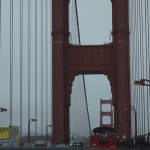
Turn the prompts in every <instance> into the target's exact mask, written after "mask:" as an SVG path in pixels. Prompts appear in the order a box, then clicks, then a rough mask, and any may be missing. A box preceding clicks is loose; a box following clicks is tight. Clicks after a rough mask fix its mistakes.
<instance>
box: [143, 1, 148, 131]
mask: <svg viewBox="0 0 150 150" xmlns="http://www.w3.org/2000/svg"><path fill="white" fill-rule="evenodd" d="M147 5H148V3H147V1H145V15H144V16H145V45H146V46H145V48H146V78H147V79H148V78H149V75H148V69H149V62H148V60H149V50H148V36H147V35H148V26H147V22H148V18H147V17H148V14H147V12H148V7H147ZM146 89H147V90H146V94H147V95H146V100H147V101H146V105H145V107H146V109H145V110H146V114H147V116H146V117H147V118H146V120H147V129H148V131H149V115H148V113H149V112H148V109H149V108H148V106H149V105H148V91H149V90H148V88H146Z"/></svg>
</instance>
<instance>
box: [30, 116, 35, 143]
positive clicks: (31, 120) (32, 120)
mask: <svg viewBox="0 0 150 150" xmlns="http://www.w3.org/2000/svg"><path fill="white" fill-rule="evenodd" d="M35 121H37V119H29V120H28V143H30V122H35Z"/></svg>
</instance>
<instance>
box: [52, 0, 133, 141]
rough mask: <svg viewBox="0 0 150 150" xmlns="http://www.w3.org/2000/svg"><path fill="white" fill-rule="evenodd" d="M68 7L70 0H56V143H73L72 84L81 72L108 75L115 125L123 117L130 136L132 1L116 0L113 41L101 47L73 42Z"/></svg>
mask: <svg viewBox="0 0 150 150" xmlns="http://www.w3.org/2000/svg"><path fill="white" fill-rule="evenodd" d="M85 5H86V4H85ZM68 6H69V0H53V1H52V13H53V14H52V48H53V50H52V53H53V60H52V67H53V70H52V74H53V78H52V79H53V85H52V90H53V91H52V93H53V127H52V129H53V142H54V143H56V142H60V141H61V142H62V141H63V142H65V143H69V106H70V94H71V87H72V82H73V80H74V78H75V76H76V75H79V74H95V73H97V74H105V75H107V76H108V79H109V80H110V84H111V90H112V95H113V97H112V101H113V105H114V111H115V112H114V116H115V117H114V126H115V128H118V126H119V125H120V120H123V121H124V123H123V124H122V129H120V132H119V135H120V137H122V135H126V136H130V133H131V118H130V111H128V112H126V111H124V108H126V107H127V106H129V105H130V73H129V27H128V0H113V1H112V10H113V11H112V20H113V21H112V24H113V32H112V33H113V42H112V43H111V44H106V45H100V46H91V45H89V46H75V45H71V44H69V40H68V39H69V23H68V16H69V13H68V12H69V11H68Z"/></svg>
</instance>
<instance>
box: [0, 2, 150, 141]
mask: <svg viewBox="0 0 150 150" xmlns="http://www.w3.org/2000/svg"><path fill="white" fill-rule="evenodd" d="M0 2H1V3H0V4H1V5H0V6H1V13H0V15H1V16H0V18H1V22H0V36H1V38H0V45H1V49H0V54H1V55H0V60H1V63H0V66H1V67H0V68H1V78H0V80H1V94H0V96H1V101H2V100H3V101H2V104H1V105H2V106H1V107H4V108H7V110H8V111H7V112H5V114H4V113H1V114H0V115H1V116H2V118H3V117H4V116H5V118H6V119H5V120H4V123H2V126H3V125H6V126H7V125H10V124H15V125H18V126H19V127H20V137H21V138H22V136H24V135H27V133H28V121H29V120H30V119H32V118H37V122H35V126H34V125H33V124H32V125H31V126H32V130H31V135H34V134H35V136H37V135H45V134H46V132H45V131H46V127H47V125H52V128H50V129H49V131H48V132H49V134H50V133H51V131H52V130H51V129H53V134H56V137H57V138H60V139H61V140H62V141H65V142H68V138H69V137H70V134H71V136H72V135H73V134H77V135H78V136H80V137H81V136H87V137H88V135H89V131H90V123H89V116H88V109H87V99H88V98H87V96H86V87H85V80H84V76H85V75H86V74H105V75H107V78H108V80H109V81H110V86H111V92H112V99H113V106H114V123H115V124H114V125H115V128H117V129H118V130H119V133H120V136H121V137H122V135H126V136H127V137H128V136H130V133H131V136H132V137H133V136H134V134H135V127H136V125H137V135H140V134H146V133H148V132H149V109H148V106H149V101H148V99H149V89H148V87H147V86H144V87H143V86H138V87H137V86H135V85H134V81H135V80H141V79H149V5H150V4H149V2H148V1H147V0H145V1H141V0H132V1H129V3H128V2H127V1H125V0H113V1H112V2H110V1H109V2H108V3H110V5H112V15H113V17H112V22H113V23H112V31H111V33H112V35H111V36H112V40H111V41H109V42H110V43H109V44H106V43H105V44H104V45H96V46H94V45H92V46H89V45H86V46H85V45H82V43H81V41H80V34H79V33H80V32H79V30H77V29H79V27H80V20H79V19H78V13H77V12H78V8H77V5H76V4H79V2H78V1H70V3H69V1H63V0H55V1H53V6H54V7H52V3H51V2H52V1H50V0H43V1H42V0H39V1H36V0H35V1H34V0H32V1H31V0H28V1H25V0H20V1H19V0H18V1H17V0H10V1H5V0H1V1H0ZM75 2H76V3H75ZM128 4H129V5H128ZM68 6H69V7H70V10H69V9H68V8H69V7H68ZM85 6H86V3H85ZM128 6H129V7H128ZM52 8H53V13H52ZM128 8H129V9H128ZM67 11H68V12H69V13H67ZM73 12H74V13H73ZM71 13H72V16H70V17H72V18H73V17H74V19H72V20H73V21H72V22H71V21H70V22H69V24H67V23H68V18H67V16H69V14H71ZM128 13H129V18H128ZM51 15H54V16H53V23H52V20H51ZM55 15H58V16H55ZM116 16H118V17H116ZM59 17H60V18H59ZM57 19H58V20H57ZM128 19H129V27H128ZM70 20H71V19H70ZM61 23H63V24H61ZM52 25H53V29H52ZM69 33H70V35H69ZM77 33H78V34H77ZM129 33H130V34H129ZM51 34H52V36H51ZM52 37H53V42H54V43H53V46H54V47H53V50H54V51H53V54H55V56H57V57H56V58H55V56H53V60H54V62H52V52H51V49H52V48H51V47H52ZM81 37H82V36H81ZM129 44H130V45H129ZM55 46H56V47H55ZM129 46H130V48H129V49H128V47H129ZM55 49H57V50H55ZM60 49H61V50H60ZM129 50H130V51H129ZM57 51H59V52H58V53H57ZM60 51H61V52H60ZM64 51H66V52H65V54H64V53H63V52H64ZM77 59H78V60H77ZM52 63H53V64H54V65H55V64H56V66H54V69H56V70H53V71H52ZM129 64H130V65H129ZM129 66H130V72H129ZM52 73H54V75H53V77H54V78H53V81H54V85H53V86H52ZM129 73H130V74H129ZM62 74H63V75H62ZM79 75H80V76H79ZM129 75H130V78H129ZM66 76H67V77H69V79H68V78H66ZM75 76H78V77H76V78H75V80H74V77H75ZM55 77H56V78H55ZM73 81H74V82H73ZM144 81H145V80H144ZM148 81H149V80H148ZM146 82H147V81H146ZM139 83H143V80H142V82H139ZM144 84H145V82H144ZM147 84H148V85H149V83H147ZM72 85H73V86H72ZM52 87H53V88H52ZM52 89H53V90H54V93H53V96H54V97H53V98H52ZM130 89H131V90H130ZM64 91H65V92H64ZM59 92H60V93H59ZM71 93H72V94H71ZM77 93H78V94H77ZM130 93H131V96H130ZM70 95H71V101H70ZM52 99H53V100H54V101H53V103H54V107H53V109H52ZM73 99H74V100H73ZM82 99H83V101H81V100H82ZM66 100H67V101H66ZM77 100H78V102H77ZM55 102H56V104H55ZM64 104H65V105H66V107H62V106H63V105H64ZM70 104H71V107H70ZM81 106H82V107H81ZM129 106H133V107H134V108H135V110H136V113H137V122H136V121H135V120H134V113H135V111H125V110H124V109H129ZM69 109H71V112H72V114H71V116H72V117H70V121H69V113H68V112H69ZM52 110H53V114H54V116H53V119H54V120H53V121H52ZM58 110H59V111H58ZM73 111H74V112H73ZM18 112H19V113H18ZM59 112H60V113H59ZM77 112H78V113H79V114H78V113H77ZM127 112H128V113H127ZM131 112H132V113H131ZM65 113H66V114H65ZM130 113H131V114H130ZM80 114H82V116H81V115H80ZM130 115H131V116H132V118H133V119H132V121H131V128H130V117H131V116H130ZM66 116H67V117H66ZM83 116H84V118H86V119H84V121H85V122H84V123H82V124H81V121H83ZM77 117H80V118H77ZM127 120H128V121H127ZM77 122H78V123H77ZM135 123H136V125H135ZM86 125H87V127H86V128H85V126H86ZM69 126H70V129H69ZM83 129H84V130H85V131H84V130H83ZM60 130H61V131H62V133H61V132H60ZM130 130H131V132H130ZM81 131H84V133H82V134H83V135H81Z"/></svg>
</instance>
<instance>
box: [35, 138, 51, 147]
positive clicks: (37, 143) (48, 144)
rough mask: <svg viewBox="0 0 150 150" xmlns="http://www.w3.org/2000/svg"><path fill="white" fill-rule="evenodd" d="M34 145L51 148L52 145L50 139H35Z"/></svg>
mask: <svg viewBox="0 0 150 150" xmlns="http://www.w3.org/2000/svg"><path fill="white" fill-rule="evenodd" d="M33 145H34V148H50V147H51V143H50V141H47V140H43V141H35V142H34V144H33Z"/></svg>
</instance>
